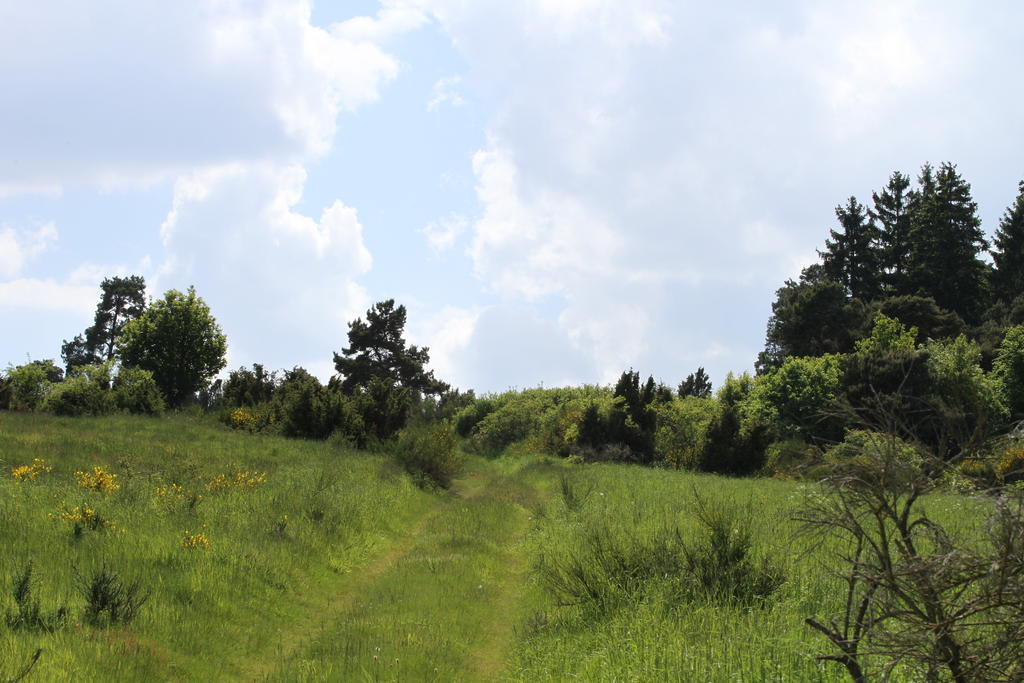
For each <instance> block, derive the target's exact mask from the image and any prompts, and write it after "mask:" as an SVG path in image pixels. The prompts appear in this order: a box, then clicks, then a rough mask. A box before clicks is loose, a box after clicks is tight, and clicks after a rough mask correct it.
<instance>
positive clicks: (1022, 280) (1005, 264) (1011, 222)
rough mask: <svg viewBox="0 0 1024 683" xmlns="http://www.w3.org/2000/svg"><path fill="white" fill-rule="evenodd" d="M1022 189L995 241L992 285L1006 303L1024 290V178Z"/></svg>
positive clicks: (1000, 223) (1004, 217) (1007, 211)
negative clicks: (994, 265) (994, 267)
mask: <svg viewBox="0 0 1024 683" xmlns="http://www.w3.org/2000/svg"><path fill="white" fill-rule="evenodd" d="M1018 188H1019V189H1020V192H1019V194H1018V195H1017V199H1016V201H1015V202H1014V203H1013V206H1011V207H1010V208H1008V209H1007V210H1006V213H1005V214H1003V217H1002V219H1001V220H1000V221H999V229H998V230H997V231H996V236H995V239H994V240H992V241H993V244H994V246H995V248H994V249H993V250H992V260H993V261H995V264H996V269H995V271H994V272H993V273H992V284H993V286H994V287H993V288H994V289H995V294H996V298H997V299H1000V300H1002V301H1004V302H1006V303H1009V302H1011V301H1013V299H1014V298H1015V297H1017V296H1019V295H1020V293H1021V292H1024V180H1022V181H1021V182H1020V184H1019V185H1018Z"/></svg>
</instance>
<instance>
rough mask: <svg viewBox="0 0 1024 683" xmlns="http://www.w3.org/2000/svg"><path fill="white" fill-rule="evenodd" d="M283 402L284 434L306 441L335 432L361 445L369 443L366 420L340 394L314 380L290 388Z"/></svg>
mask: <svg viewBox="0 0 1024 683" xmlns="http://www.w3.org/2000/svg"><path fill="white" fill-rule="evenodd" d="M283 394H284V399H283V400H282V403H281V433H282V434H284V435H285V436H291V437H301V438H305V439H326V438H327V437H329V436H330V435H331V434H333V433H334V432H335V431H339V432H341V433H342V434H343V435H345V436H346V437H348V438H350V439H352V441H354V442H355V443H356V444H357V445H363V444H364V443H365V441H366V432H365V428H364V426H363V421H362V417H361V416H360V415H359V413H358V412H357V410H356V408H355V406H354V405H353V402H352V401H351V400H350V399H349V398H347V397H345V396H342V395H341V393H340V392H338V391H336V390H333V389H331V388H330V387H325V386H322V385H321V384H320V382H318V381H317V380H316V378H313V377H310V378H309V379H307V380H304V381H303V382H301V383H296V384H293V385H292V386H289V387H288V389H287V390H286V391H284V392H283Z"/></svg>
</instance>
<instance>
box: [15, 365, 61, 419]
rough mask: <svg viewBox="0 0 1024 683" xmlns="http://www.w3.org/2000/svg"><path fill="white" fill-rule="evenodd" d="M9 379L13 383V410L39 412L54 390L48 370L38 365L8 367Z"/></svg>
mask: <svg viewBox="0 0 1024 683" xmlns="http://www.w3.org/2000/svg"><path fill="white" fill-rule="evenodd" d="M7 378H8V380H9V381H10V383H11V398H10V408H11V410H39V408H41V407H42V405H43V400H44V399H45V398H46V395H47V394H48V393H50V390H51V389H52V388H53V383H52V382H51V381H50V380H49V379H47V373H46V369H45V368H44V367H43V366H42V365H40V364H38V363H27V364H25V365H20V366H18V367H16V368H12V367H8V368H7Z"/></svg>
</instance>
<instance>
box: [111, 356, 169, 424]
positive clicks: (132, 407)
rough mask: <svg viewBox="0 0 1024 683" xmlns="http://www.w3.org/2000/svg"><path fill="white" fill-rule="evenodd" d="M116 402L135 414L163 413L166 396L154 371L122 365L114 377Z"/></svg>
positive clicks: (120, 406) (121, 408) (119, 406)
mask: <svg viewBox="0 0 1024 683" xmlns="http://www.w3.org/2000/svg"><path fill="white" fill-rule="evenodd" d="M114 403H115V404H116V405H117V407H118V409H120V410H123V411H125V412H127V413H132V414H133V415H161V414H162V413H163V412H164V397H163V395H162V394H161V393H160V388H159V387H158V386H157V384H156V380H155V379H153V373H152V372H150V371H149V370H142V369H140V368H125V367H122V368H121V369H120V370H118V372H117V376H116V377H115V378H114Z"/></svg>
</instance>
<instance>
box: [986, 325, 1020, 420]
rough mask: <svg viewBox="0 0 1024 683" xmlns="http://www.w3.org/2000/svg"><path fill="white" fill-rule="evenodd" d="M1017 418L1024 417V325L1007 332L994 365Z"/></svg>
mask: <svg viewBox="0 0 1024 683" xmlns="http://www.w3.org/2000/svg"><path fill="white" fill-rule="evenodd" d="M992 369H993V371H994V374H995V375H996V377H998V378H999V380H1000V381H1001V382H1002V385H1003V393H1004V395H1005V396H1006V401H1007V403H1008V405H1009V408H1010V411H1011V412H1012V414H1013V416H1014V417H1015V418H1017V417H1024V325H1017V326H1015V327H1011V328H1010V329H1008V330H1007V331H1006V336H1005V337H1003V342H1002V343H1001V344H1000V345H999V351H998V353H997V354H996V360H995V363H994V365H993V368H992Z"/></svg>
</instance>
